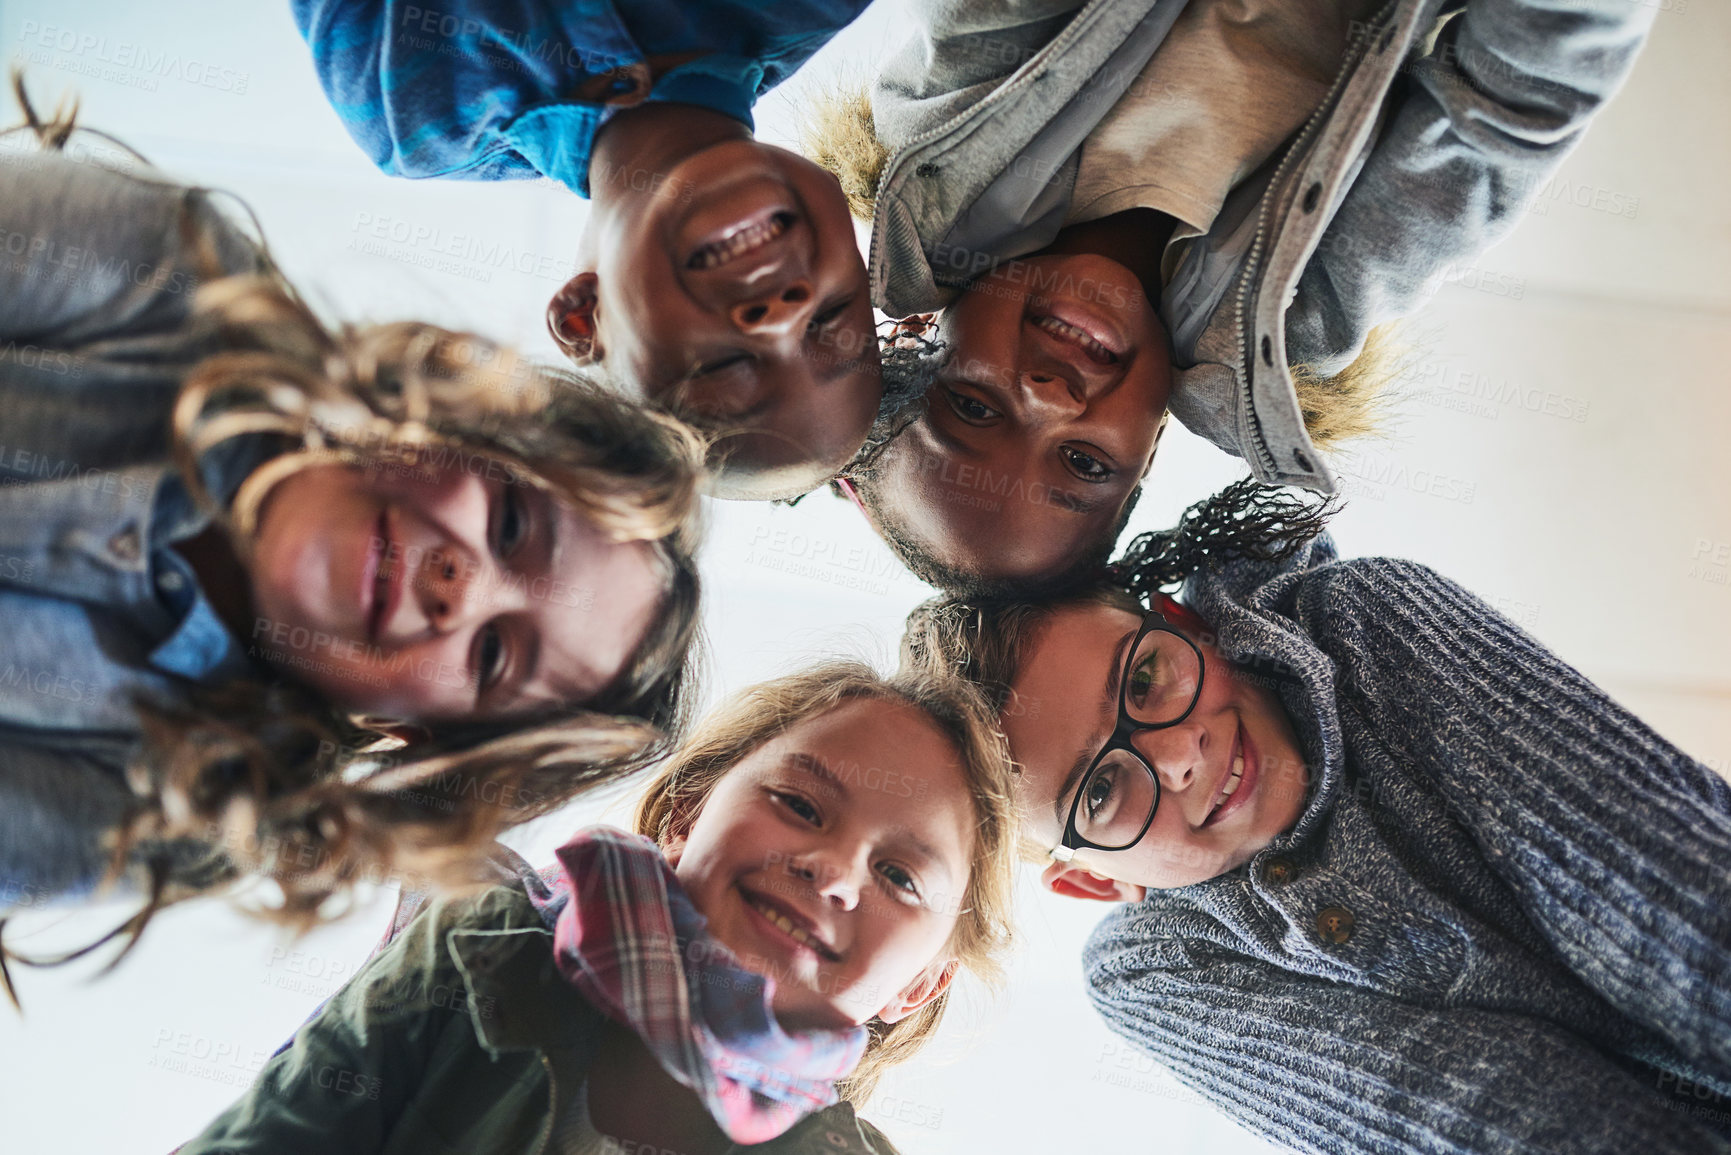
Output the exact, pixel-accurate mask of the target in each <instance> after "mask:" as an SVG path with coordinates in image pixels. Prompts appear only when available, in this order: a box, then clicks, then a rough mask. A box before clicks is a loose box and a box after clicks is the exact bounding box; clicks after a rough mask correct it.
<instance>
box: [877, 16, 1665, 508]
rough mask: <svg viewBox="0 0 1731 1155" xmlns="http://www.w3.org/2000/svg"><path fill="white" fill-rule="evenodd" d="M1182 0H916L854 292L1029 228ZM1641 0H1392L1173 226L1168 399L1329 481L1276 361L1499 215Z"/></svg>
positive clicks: (1320, 337) (1345, 351) (1283, 471)
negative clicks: (1279, 142)
mask: <svg viewBox="0 0 1731 1155" xmlns="http://www.w3.org/2000/svg"><path fill="white" fill-rule="evenodd" d="M1183 4H1184V0H1090V2H1089V3H1087V4H1085V5H1083V6H1081V7H1079V8H1078V6H1077V5H1076V3H1075V2H1074V0H1011V2H1008V3H1005V2H1003V0H915V3H914V8H915V13H916V22H915V29H914V32H913V34H912V36H911V38H910V39H909V40H908V42H907V43H906V44H905V45H904V46H903V47H902V48H901V49H900V50H898V51H897V52H895V53H894V54H892V55H891V56H890V58H889V59H888V60H887V61H885V63H884V65H883V67H882V70H881V71H880V74H879V77H878V81H877V84H876V87H875V88H874V90H873V99H872V103H873V111H874V115H875V118H876V127H877V133H878V136H879V138H880V140H881V141H882V142H883V144H884V145H885V146H887V147H888V149H889V150H890V154H891V155H890V158H889V161H888V163H887V164H886V165H885V168H884V173H883V177H882V179H881V181H880V183H879V185H878V190H877V207H876V211H875V215H874V220H873V223H872V241H871V255H870V262H869V266H870V269H871V276H872V295H873V301H874V303H875V304H877V305H878V306H879V307H880V308H882V309H883V310H885V311H886V312H888V313H890V314H892V315H895V316H902V315H905V314H908V313H914V312H922V311H928V310H932V309H937V308H941V307H943V306H944V305H946V304H948V303H949V301H950V300H951V299H953V298H954V296H955V294H956V293H957V292H958V291H959V290H960V288H961V287H962V286H964V285H965V284H966V283H967V282H968V281H969V280H971V279H972V278H973V277H976V276H978V275H980V274H981V273H982V272H983V271H985V270H986V269H989V268H990V267H991V266H992V265H993V264H994V263H996V262H998V261H1002V260H1006V259H1009V258H1011V257H1016V256H1021V255H1024V254H1026V253H1030V252H1033V251H1035V250H1037V249H1040V248H1043V247H1044V246H1045V245H1047V244H1049V243H1050V242H1051V241H1052V239H1053V238H1054V237H1056V236H1057V233H1058V230H1059V229H1060V227H1061V226H1062V224H1063V220H1064V216H1065V211H1066V209H1067V208H1068V202H1069V196H1070V191H1071V189H1072V187H1073V186H1074V183H1075V173H1076V153H1077V150H1078V149H1079V147H1080V146H1081V144H1082V142H1083V141H1084V140H1085V139H1086V137H1087V135H1088V133H1089V132H1090V131H1091V130H1092V129H1093V127H1094V125H1095V124H1096V123H1097V122H1098V121H1099V119H1100V117H1101V116H1102V115H1104V113H1105V111H1106V110H1107V109H1109V108H1111V107H1112V105H1113V104H1114V103H1116V101H1117V100H1118V98H1119V97H1120V96H1121V95H1122V94H1123V92H1124V91H1125V90H1126V89H1127V88H1128V87H1129V85H1130V83H1131V81H1132V80H1134V78H1135V77H1136V76H1137V75H1138V74H1139V73H1140V71H1141V68H1142V66H1143V65H1144V64H1145V63H1147V61H1148V60H1149V59H1150V57H1151V56H1152V55H1153V53H1154V52H1155V50H1156V49H1158V48H1159V46H1160V43H1161V41H1162V40H1163V39H1164V38H1165V35H1166V33H1167V31H1168V30H1169V29H1170V28H1171V26H1172V23H1173V21H1174V20H1176V18H1177V16H1178V13H1179V11H1180V10H1181V9H1182V7H1183ZM1653 13H1654V6H1652V5H1645V4H1640V3H1634V2H1631V0H1389V3H1388V4H1387V6H1386V7H1385V8H1384V9H1383V11H1382V13H1381V14H1380V15H1379V16H1378V18H1376V19H1374V20H1371V21H1367V22H1365V23H1364V24H1363V25H1362V26H1361V27H1359V28H1358V29H1357V30H1356V32H1355V34H1354V37H1353V41H1352V44H1351V45H1350V47H1349V49H1348V51H1347V54H1346V60H1345V63H1344V64H1343V65H1342V67H1341V71H1340V73H1339V75H1338V76H1337V77H1336V79H1335V82H1334V85H1333V87H1332V89H1331V90H1330V91H1329V93H1328V95H1327V96H1326V97H1325V98H1324V100H1323V102H1322V103H1321V105H1320V106H1319V107H1318V108H1317V109H1316V111H1315V112H1314V114H1313V115H1312V116H1311V117H1310V119H1309V121H1308V122H1307V123H1306V124H1305V125H1304V127H1303V128H1301V129H1300V130H1299V132H1298V133H1297V134H1296V136H1295V137H1294V138H1293V140H1292V142H1291V144H1290V145H1289V146H1288V147H1287V148H1286V149H1285V150H1284V151H1283V152H1281V153H1279V154H1277V155H1276V156H1275V157H1274V158H1273V159H1271V160H1270V161H1269V162H1268V164H1266V165H1264V166H1263V168H1262V169H1261V170H1259V171H1258V172H1256V173H1253V174H1252V175H1251V176H1249V177H1248V178H1246V179H1245V180H1244V181H1243V182H1241V183H1240V185H1239V186H1238V187H1237V188H1236V189H1235V190H1234V191H1233V192H1232V194H1231V195H1230V196H1229V197H1228V198H1227V201H1226V203H1225V204H1224V205H1223V206H1222V208H1221V211H1220V214H1219V216H1218V218H1217V219H1216V221H1215V223H1214V226H1213V228H1212V229H1211V230H1210V232H1209V233H1208V234H1207V235H1206V236H1203V237H1198V238H1196V239H1195V240H1193V241H1190V242H1186V248H1185V249H1184V251H1183V255H1182V257H1181V260H1180V262H1179V265H1178V267H1177V269H1176V270H1175V272H1174V274H1173V276H1172V279H1171V282H1170V284H1168V285H1167V286H1166V289H1165V292H1164V294H1163V299H1162V301H1161V314H1162V317H1163V319H1164V320H1165V322H1166V325H1167V328H1168V330H1169V332H1170V334H1171V338H1172V351H1173V360H1174V364H1175V366H1176V368H1177V370H1178V372H1177V373H1176V374H1175V376H1174V380H1173V390H1172V398H1171V407H1172V412H1173V413H1174V414H1175V415H1176V416H1177V417H1178V419H1179V420H1181V421H1183V422H1184V424H1185V425H1186V426H1187V427H1188V428H1189V429H1190V430H1192V431H1193V432H1195V433H1197V434H1200V435H1201V436H1203V437H1206V438H1208V439H1209V440H1210V441H1212V442H1214V443H1215V444H1216V445H1218V446H1219V447H1220V448H1222V449H1224V450H1225V451H1227V452H1228V453H1232V454H1235V455H1237V456H1239V457H1242V458H1244V459H1245V460H1246V461H1247V462H1248V463H1249V465H1250V468H1251V470H1252V472H1253V473H1255V475H1256V476H1257V477H1258V478H1260V479H1261V480H1263V481H1266V482H1271V483H1280V484H1291V485H1303V486H1307V487H1309V488H1311V489H1315V490H1318V491H1320V492H1325V493H1329V492H1333V491H1334V488H1335V481H1334V477H1333V474H1332V473H1331V471H1330V469H1329V467H1328V465H1327V464H1326V462H1324V461H1323V459H1322V458H1321V456H1320V455H1319V454H1318V453H1317V451H1316V448H1315V447H1314V445H1312V443H1311V441H1310V437H1309V435H1308V433H1307V432H1306V431H1305V426H1304V419H1303V416H1302V414H1301V412H1300V410H1299V405H1298V396H1297V392H1296V390H1295V388H1294V386H1293V383H1292V376H1291V372H1290V369H1289V366H1290V365H1298V364H1302V365H1307V366H1309V367H1310V368H1311V369H1312V370H1313V371H1315V372H1317V373H1320V374H1323V375H1328V374H1333V373H1336V372H1339V371H1340V370H1341V369H1343V368H1345V367H1346V366H1347V365H1348V364H1350V363H1351V362H1352V360H1353V359H1354V358H1355V357H1356V356H1357V355H1358V353H1359V352H1360V351H1361V350H1362V349H1363V347H1364V342H1365V338H1366V336H1367V334H1368V333H1369V332H1370V330H1371V329H1372V328H1373V327H1375V326H1376V325H1378V324H1381V323H1383V322H1385V321H1389V320H1393V319H1395V318H1398V317H1402V316H1406V315H1408V314H1409V313H1411V312H1412V311H1413V310H1414V309H1416V308H1417V307H1418V306H1419V305H1420V304H1422V303H1423V301H1424V300H1425V299H1426V298H1427V297H1428V296H1429V295H1430V294H1431V293H1432V292H1434V291H1435V289H1436V287H1437V286H1438V285H1439V284H1440V283H1441V281H1442V279H1443V277H1444V275H1445V274H1446V272H1447V270H1448V268H1449V267H1450V266H1451V265H1457V264H1460V263H1462V262H1469V261H1471V260H1472V259H1473V258H1474V257H1475V256H1476V255H1477V254H1479V253H1481V252H1483V251H1484V250H1485V249H1486V248H1488V247H1490V246H1491V245H1493V244H1495V243H1496V242H1497V241H1499V240H1501V239H1502V238H1503V237H1504V236H1505V235H1507V233H1508V232H1509V231H1510V230H1511V229H1512V228H1513V227H1514V226H1515V224H1516V223H1517V222H1518V221H1519V220H1520V219H1521V217H1522V215H1523V214H1524V213H1525V212H1526V211H1527V209H1528V208H1530V207H1531V205H1532V204H1533V203H1534V201H1535V200H1536V199H1537V198H1538V196H1539V195H1540V193H1541V191H1542V190H1543V187H1544V184H1545V181H1546V180H1547V179H1548V178H1549V177H1550V176H1551V174H1552V173H1554V172H1555V171H1556V168H1557V166H1558V165H1559V164H1560V163H1561V161H1562V158H1563V156H1564V155H1565V154H1566V153H1567V152H1568V151H1569V149H1570V148H1572V147H1573V146H1574V144H1575V143H1576V142H1577V141H1578V140H1579V139H1580V137H1581V134H1582V132H1583V131H1584V130H1585V128H1586V126H1587V123H1588V122H1589V121H1590V120H1591V119H1592V116H1593V114H1594V113H1595V112H1596V111H1597V110H1598V109H1599V108H1600V107H1601V106H1602V105H1603V104H1604V102H1605V101H1606V100H1608V99H1609V98H1610V97H1611V96H1612V94H1614V93H1615V92H1616V90H1617V88H1618V87H1619V86H1620V85H1621V84H1622V82H1623V79H1624V77H1625V76H1627V74H1628V72H1629V69H1630V67H1631V65H1632V63H1633V61H1634V58H1635V54H1636V52H1637V50H1638V49H1639V48H1640V46H1641V44H1642V42H1643V40H1644V39H1645V36H1646V33H1647V29H1648V28H1649V27H1650V25H1651V22H1652V19H1653ZM1443 16H1448V17H1450V19H1449V20H1448V22H1447V23H1446V24H1445V25H1444V26H1443V28H1442V30H1441V32H1440V34H1438V35H1437V36H1436V37H1435V38H1434V40H1432V39H1430V38H1429V35H1430V33H1431V31H1432V30H1433V29H1434V28H1435V27H1436V24H1437V21H1438V19H1439V17H1443Z"/></svg>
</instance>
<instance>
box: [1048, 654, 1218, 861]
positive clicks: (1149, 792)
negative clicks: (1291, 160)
mask: <svg viewBox="0 0 1731 1155" xmlns="http://www.w3.org/2000/svg"><path fill="white" fill-rule="evenodd" d="M1201 676H1202V669H1201V665H1200V663H1199V661H1198V659H1197V656H1196V651H1195V650H1194V649H1192V648H1191V646H1190V645H1189V643H1187V642H1185V641H1184V640H1183V639H1182V638H1179V637H1178V636H1176V635H1174V634H1170V633H1167V632H1166V631H1164V630H1151V631H1149V633H1147V634H1146V635H1144V636H1143V638H1142V640H1141V641H1140V642H1138V643H1137V645H1136V650H1135V653H1134V654H1133V655H1132V656H1131V658H1130V662H1129V666H1128V670H1127V672H1126V674H1125V679H1124V687H1123V700H1124V709H1125V711H1126V712H1127V713H1128V714H1129V715H1130V717H1131V718H1132V719H1133V720H1135V721H1137V722H1140V723H1143V724H1144V725H1150V726H1158V725H1162V724H1166V723H1171V722H1175V721H1177V720H1178V719H1179V718H1181V717H1183V715H1184V712H1185V711H1186V710H1188V709H1189V708H1190V703H1191V701H1192V700H1193V699H1194V698H1195V696H1196V684H1197V680H1198V679H1199V678H1200V677H1201ZM1158 801H1159V790H1158V788H1157V784H1156V782H1155V779H1154V771H1153V768H1152V767H1150V766H1148V765H1147V764H1146V763H1145V762H1144V761H1143V760H1142V759H1141V757H1140V756H1139V755H1137V754H1135V753H1133V752H1132V751H1130V750H1126V749H1122V748H1119V749H1113V750H1110V751H1108V752H1107V753H1106V754H1105V755H1104V756H1103V757H1102V758H1101V759H1100V761H1099V762H1098V763H1097V764H1096V765H1095V766H1094V769H1093V770H1092V771H1091V772H1090V773H1089V774H1088V776H1087V778H1085V779H1084V780H1083V782H1082V785H1081V797H1080V799H1079V800H1078V805H1077V807H1076V833H1077V834H1080V835H1081V836H1082V837H1083V838H1084V839H1086V840H1087V841H1088V842H1090V843H1092V844H1094V845H1095V846H1099V847H1103V848H1106V849H1109V850H1110V849H1116V848H1120V847H1125V846H1129V845H1131V844H1133V843H1134V842H1135V841H1136V840H1137V839H1138V838H1140V837H1141V836H1142V832H1143V831H1144V830H1145V829H1147V826H1148V820H1149V818H1150V816H1151V815H1152V814H1153V813H1154V807H1155V805H1156V804H1157V803H1158Z"/></svg>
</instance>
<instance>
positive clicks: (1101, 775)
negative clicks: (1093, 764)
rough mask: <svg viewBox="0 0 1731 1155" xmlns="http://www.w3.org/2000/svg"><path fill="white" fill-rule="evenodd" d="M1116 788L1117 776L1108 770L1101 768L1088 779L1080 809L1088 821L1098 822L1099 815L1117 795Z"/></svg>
mask: <svg viewBox="0 0 1731 1155" xmlns="http://www.w3.org/2000/svg"><path fill="white" fill-rule="evenodd" d="M1117 788H1118V776H1117V774H1116V773H1115V772H1114V771H1113V770H1112V769H1110V768H1102V769H1101V770H1099V771H1096V772H1095V774H1094V776H1093V777H1092V778H1090V779H1088V785H1087V787H1086V793H1085V794H1084V795H1083V798H1082V809H1083V810H1084V811H1085V812H1086V813H1087V815H1088V818H1089V820H1090V821H1094V822H1098V821H1099V820H1100V817H1101V813H1102V812H1103V811H1104V810H1106V809H1107V807H1109V806H1111V804H1112V796H1113V795H1114V794H1115V793H1117Z"/></svg>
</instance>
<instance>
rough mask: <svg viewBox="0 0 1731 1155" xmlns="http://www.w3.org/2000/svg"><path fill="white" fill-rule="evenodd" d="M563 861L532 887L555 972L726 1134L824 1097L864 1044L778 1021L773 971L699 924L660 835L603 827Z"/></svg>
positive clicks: (756, 1127)
mask: <svg viewBox="0 0 1731 1155" xmlns="http://www.w3.org/2000/svg"><path fill="white" fill-rule="evenodd" d="M558 857H559V862H560V864H561V865H562V866H563V867H564V870H563V872H562V873H558V874H556V875H555V876H554V877H551V878H547V875H553V874H554V872H553V871H547V872H544V874H543V876H542V877H543V878H547V881H548V883H549V884H550V888H549V890H548V892H547V893H545V894H538V893H536V891H537V890H538V889H539V888H536V887H531V888H530V897H531V898H532V899H533V900H534V901H535V904H536V907H537V908H538V909H539V910H540V912H541V917H542V918H543V919H544V920H545V921H546V923H547V925H548V926H549V927H550V928H552V930H553V939H554V941H553V953H554V958H555V960H556V961H557V963H558V966H559V970H560V973H561V974H563V975H564V976H565V978H566V979H567V980H568V981H570V982H571V983H572V984H573V985H575V986H576V987H577V989H578V990H579V991H580V992H582V994H583V997H584V998H586V999H588V1000H589V1001H590V1002H591V1003H593V1004H594V1005H595V1007H596V1008H597V1009H599V1010H600V1011H601V1012H602V1013H604V1014H605V1015H607V1017H608V1018H611V1019H613V1020H614V1021H616V1022H619V1023H622V1024H624V1025H625V1026H628V1027H630V1028H631V1029H632V1030H633V1031H635V1032H637V1035H638V1037H639V1038H641V1039H642V1040H643V1042H644V1043H645V1044H646V1045H647V1046H648V1047H649V1050H650V1052H651V1053H652V1054H654V1055H655V1057H656V1058H657V1059H658V1060H659V1061H660V1063H661V1065H662V1067H663V1068H664V1069H665V1070H666V1071H667V1073H668V1074H670V1075H672V1076H673V1077H674V1078H675V1079H677V1080H679V1082H680V1083H681V1084H682V1085H684V1086H686V1087H689V1088H691V1090H692V1091H694V1092H696V1094H697V1096H698V1098H700V1099H702V1100H703V1104H704V1106H705V1107H707V1108H708V1109H709V1113H710V1115H711V1116H713V1117H714V1119H715V1121H716V1123H717V1124H719V1125H720V1127H721V1129H722V1130H723V1131H725V1132H726V1133H727V1136H728V1138H730V1139H732V1140H733V1141H734V1142H735V1143H747V1144H749V1143H765V1142H768V1141H769V1140H771V1139H774V1138H775V1137H777V1136H778V1135H781V1134H783V1133H784V1132H786V1131H787V1130H788V1129H789V1128H791V1127H792V1126H793V1125H794V1124H795V1123H798V1122H799V1121H800V1120H801V1119H803V1118H804V1117H805V1116H807V1115H809V1114H811V1113H812V1112H814V1111H819V1110H822V1109H823V1108H825V1107H828V1106H830V1105H831V1104H832V1103H834V1102H835V1101H836V1093H835V1086H834V1084H835V1083H836V1081H837V1080H839V1079H843V1078H845V1077H847V1076H848V1075H849V1074H850V1073H852V1071H853V1069H854V1067H855V1066H857V1065H858V1063H859V1060H860V1056H861V1055H862V1054H864V1053H865V1045H866V1038H867V1032H866V1029H865V1028H864V1027H854V1028H851V1029H849V1030H842V1031H822V1030H817V1031H799V1032H795V1033H791V1034H790V1033H788V1032H786V1031H783V1030H782V1029H781V1027H780V1026H779V1025H778V1024H777V1023H776V1021H775V1014H774V1012H773V1011H772V1010H771V1003H772V1001H773V999H774V997H775V980H773V979H771V978H769V977H767V976H765V975H761V974H758V973H757V972H755V971H752V970H748V969H747V968H746V967H744V966H742V965H741V964H740V962H739V960H738V959H737V958H735V957H734V955H733V954H732V953H731V952H730V951H729V950H728V949H727V948H726V947H725V946H723V945H722V944H721V943H720V942H719V941H717V940H716V939H715V938H714V937H713V936H711V935H710V934H709V933H708V931H707V930H706V929H705V927H706V920H705V919H704V917H703V915H701V914H699V913H698V912H697V908H696V907H694V906H693V905H692V904H691V899H690V897H689V896H687V895H686V893H685V890H684V888H683V887H681V886H680V885H679V880H678V879H677V878H675V877H674V874H673V870H672V868H671V867H669V866H668V865H667V860H666V859H665V858H664V857H662V854H661V849H660V847H658V846H656V845H655V843H654V842H653V841H651V840H650V839H648V838H644V837H642V836H640V835H636V834H627V833H625V832H624V831H622V830H616V829H614V828H612V827H608V826H591V827H589V828H587V829H585V830H581V831H579V832H578V833H577V835H576V836H575V837H573V838H572V839H571V841H570V842H568V843H566V844H565V845H564V846H563V847H561V848H560V850H559V854H558Z"/></svg>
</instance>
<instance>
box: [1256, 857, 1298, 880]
mask: <svg viewBox="0 0 1731 1155" xmlns="http://www.w3.org/2000/svg"><path fill="white" fill-rule="evenodd" d="M1296 877H1298V868H1297V867H1295V866H1293V865H1292V860H1291V859H1290V858H1270V859H1269V860H1268V862H1267V863H1266V864H1264V866H1263V867H1262V881H1264V882H1266V883H1268V884H1269V885H1270V886H1284V885H1286V884H1287V883H1289V882H1291V881H1292V880H1293V879H1294V878H1296Z"/></svg>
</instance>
